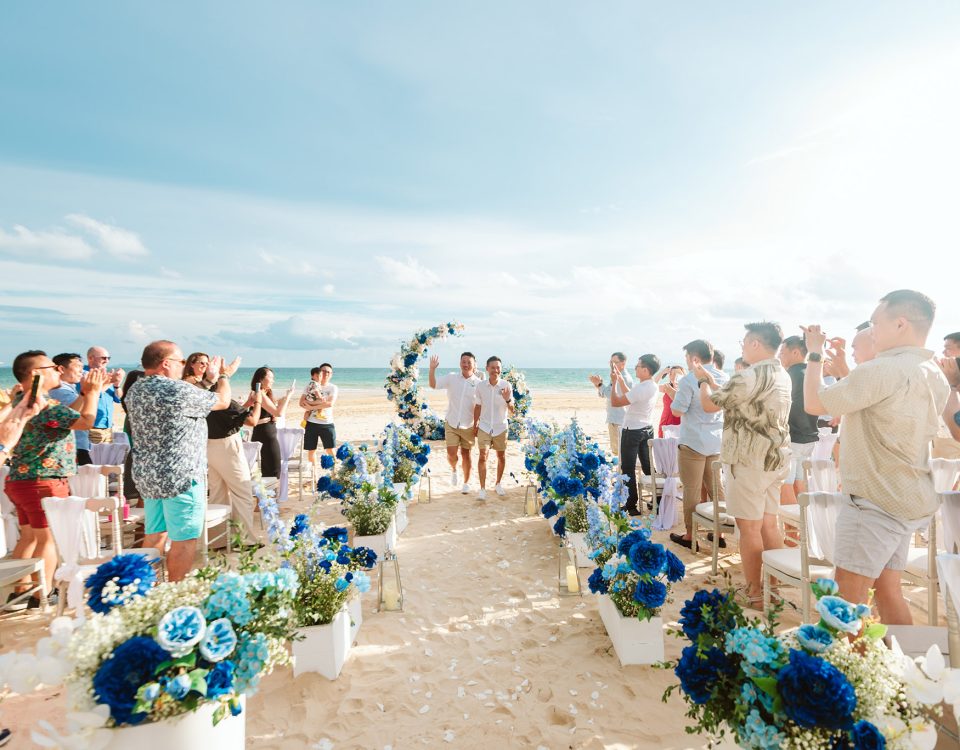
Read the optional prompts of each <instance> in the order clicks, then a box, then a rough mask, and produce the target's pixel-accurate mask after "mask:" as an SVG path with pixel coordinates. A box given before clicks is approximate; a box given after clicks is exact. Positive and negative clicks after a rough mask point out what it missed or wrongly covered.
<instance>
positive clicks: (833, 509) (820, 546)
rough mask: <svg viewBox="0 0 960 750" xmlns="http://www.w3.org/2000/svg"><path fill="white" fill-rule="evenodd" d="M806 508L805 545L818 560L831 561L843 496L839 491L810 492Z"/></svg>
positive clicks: (834, 548)
mask: <svg viewBox="0 0 960 750" xmlns="http://www.w3.org/2000/svg"><path fill="white" fill-rule="evenodd" d="M808 495H809V500H810V505H809V507H808V508H807V521H808V528H807V540H808V544H807V547H808V549H809V550H810V554H811V555H812V556H813V557H815V558H817V559H818V560H827V561H831V562H832V561H833V556H834V552H835V550H836V541H837V514H838V513H839V511H840V503H841V502H843V501H844V496H843V495H841V494H840V493H839V492H810V493H808Z"/></svg>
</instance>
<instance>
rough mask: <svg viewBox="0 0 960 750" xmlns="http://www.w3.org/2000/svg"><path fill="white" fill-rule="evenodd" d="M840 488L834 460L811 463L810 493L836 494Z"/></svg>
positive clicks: (813, 461)
mask: <svg viewBox="0 0 960 750" xmlns="http://www.w3.org/2000/svg"><path fill="white" fill-rule="evenodd" d="M839 486H840V478H839V476H838V474H837V465H836V464H835V463H834V462H833V459H832V458H822V459H813V460H811V461H810V487H809V488H808V489H809V490H810V492H836V491H837V489H838V488H839Z"/></svg>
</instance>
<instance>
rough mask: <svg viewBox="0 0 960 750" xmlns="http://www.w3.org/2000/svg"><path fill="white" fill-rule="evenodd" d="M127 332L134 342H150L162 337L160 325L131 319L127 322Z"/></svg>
mask: <svg viewBox="0 0 960 750" xmlns="http://www.w3.org/2000/svg"><path fill="white" fill-rule="evenodd" d="M127 333H128V334H129V335H130V337H131V339H132V342H133V343H134V344H141V345H142V344H149V343H150V342H151V341H156V340H157V339H158V338H160V328H159V327H158V326H155V325H150V324H147V323H140V322H139V321H136V320H131V321H130V322H129V323H128V324H127Z"/></svg>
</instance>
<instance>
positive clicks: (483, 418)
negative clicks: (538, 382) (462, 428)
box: [473, 357, 513, 500]
mask: <svg viewBox="0 0 960 750" xmlns="http://www.w3.org/2000/svg"><path fill="white" fill-rule="evenodd" d="M502 370H503V363H502V362H501V361H500V357H490V359H488V360H487V379H486V380H485V381H482V382H480V383H479V384H478V385H477V406H478V409H477V412H476V419H477V422H476V424H474V427H473V434H474V435H476V434H477V433H478V432H479V436H480V461H479V463H478V464H477V473H478V474H479V475H480V494H479V495H478V496H477V499H478V500H486V499H487V490H486V486H487V452H488V451H489V450H490V447H491V446H493V449H494V450H495V451H496V452H497V484H496V487H495V488H494V489H495V490H496V492H497V495H499V496H500V497H503V496H504V495H506V494H507V493H506V492H504V490H503V487H501V486H500V480H501V479H503V470H504V468H506V465H507V427H508V423H507V415H508V414H513V388H512V387H511V385H510V384H509V383H508V382H506V381H505V380H501V379H500V373H501V372H502Z"/></svg>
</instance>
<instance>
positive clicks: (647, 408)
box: [610, 354, 660, 516]
mask: <svg viewBox="0 0 960 750" xmlns="http://www.w3.org/2000/svg"><path fill="white" fill-rule="evenodd" d="M659 370H660V359H659V358H658V357H657V356H656V355H655V354H644V355H643V356H642V357H640V359H639V360H638V361H637V366H636V368H635V369H634V372H635V373H636V375H637V381H638V382H637V384H636V385H635V386H633V387H632V388H630V389H629V390H627V388H626V382H625V380H624V377H623V375H622V374H621V373H620V372H619V371H618V370H616V369H614V371H613V373H612V374H613V377H614V384H613V393H611V394H610V403H611V405H613V406H625V407H627V409H626V411H625V412H624V415H623V429H622V430H621V431H620V470H621V471H622V472H623V473H624V474H626V475H627V489H628V491H629V495H628V497H627V504H626V506H624V509H625V510H626V511H627V513H629V514H630V515H631V516H639V515H640V505H639V493H638V492H637V477H636V474H637V458H638V457H639V458H640V467H641V469H642V470H643V473H644V474H645V475H647V476H650V450H649V448H648V447H647V446H648V443H649V442H650V441H651V440H653V412H654V409H656V405H657V397H658V396H659V395H660V389H659V388H658V387H657V384H656V383H655V382H654V380H653V376H654V374H655V373H657V372H659Z"/></svg>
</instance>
